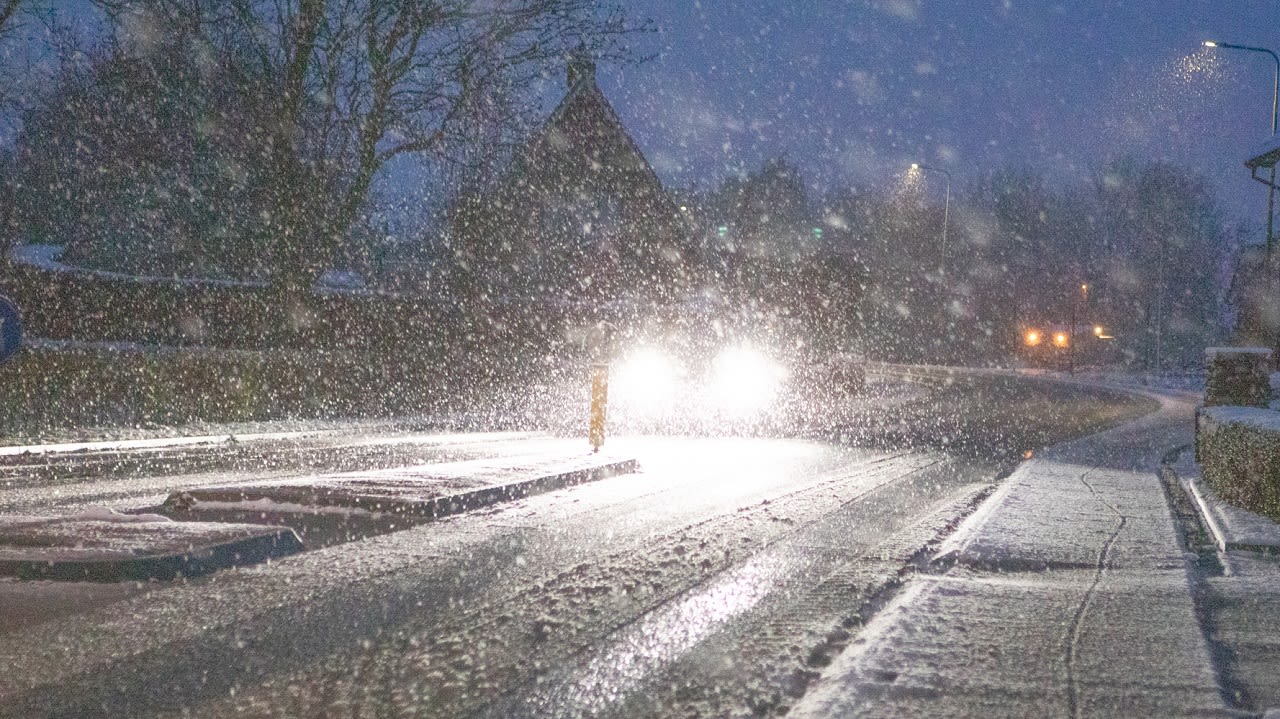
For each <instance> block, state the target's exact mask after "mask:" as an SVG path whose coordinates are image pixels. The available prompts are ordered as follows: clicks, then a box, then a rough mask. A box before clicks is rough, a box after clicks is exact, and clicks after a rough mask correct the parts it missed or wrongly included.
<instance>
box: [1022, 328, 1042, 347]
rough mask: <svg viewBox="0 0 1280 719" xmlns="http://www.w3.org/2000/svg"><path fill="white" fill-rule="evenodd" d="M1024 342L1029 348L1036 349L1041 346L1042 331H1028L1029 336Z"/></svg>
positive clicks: (1027, 335) (1024, 337) (1024, 338)
mask: <svg viewBox="0 0 1280 719" xmlns="http://www.w3.org/2000/svg"><path fill="white" fill-rule="evenodd" d="M1022 340H1023V341H1024V342H1026V343H1027V346H1028V347H1035V346H1037V345H1039V344H1040V331H1039V330H1027V334H1026V335H1025V336H1023V338H1022Z"/></svg>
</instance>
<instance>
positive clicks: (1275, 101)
mask: <svg viewBox="0 0 1280 719" xmlns="http://www.w3.org/2000/svg"><path fill="white" fill-rule="evenodd" d="M1204 46H1205V47H1220V48H1224V49H1227V50H1245V51H1247V52H1261V53H1266V54H1267V55H1270V56H1271V61H1272V63H1274V64H1275V75H1274V76H1273V81H1272V85H1271V135H1272V136H1273V137H1274V136H1275V134H1276V129H1277V123H1276V121H1277V120H1278V119H1280V113H1278V112H1277V111H1280V56H1277V55H1276V54H1275V53H1274V52H1272V51H1271V50H1268V49H1267V48H1265V47H1252V46H1250V45H1234V44H1232V43H1229V42H1217V41H1216V40H1205V41H1204ZM1275 205H1276V168H1275V165H1272V166H1271V182H1270V184H1269V186H1268V188H1267V264H1268V266H1269V265H1270V264H1271V254H1272V252H1273V251H1274V246H1275V234H1274V232H1273V228H1274V226H1275V225H1274V219H1273V218H1274V216H1275V215H1274V211H1275Z"/></svg>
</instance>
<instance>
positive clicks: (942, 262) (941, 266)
mask: <svg viewBox="0 0 1280 719" xmlns="http://www.w3.org/2000/svg"><path fill="white" fill-rule="evenodd" d="M911 169H913V170H924V171H925V172H941V173H942V174H943V175H945V176H946V178H947V192H946V199H945V200H944V202H943V204H942V252H941V253H940V254H939V257H938V274H939V275H944V274H946V273H947V224H948V222H947V219H948V217H949V216H950V214H951V173H950V172H948V171H947V170H946V169H944V168H941V167H930V166H928V165H921V164H920V163H918V162H913V163H912V164H911Z"/></svg>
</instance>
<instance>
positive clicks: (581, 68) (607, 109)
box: [507, 60, 677, 214]
mask: <svg viewBox="0 0 1280 719" xmlns="http://www.w3.org/2000/svg"><path fill="white" fill-rule="evenodd" d="M569 77H570V79H571V82H570V83H569V88H568V90H567V92H566V93H565V96H564V98H562V99H561V100H560V104H558V105H557V106H556V108H555V109H554V110H552V112H551V114H550V115H548V116H547V119H546V121H545V122H544V123H543V124H542V126H541V127H539V128H538V129H537V130H536V131H535V132H534V133H533V134H532V135H530V137H529V139H528V140H527V141H526V142H525V144H524V146H523V148H522V149H521V151H520V152H519V153H518V154H517V156H516V158H515V161H514V162H513V163H512V165H511V169H510V170H509V171H508V173H507V177H508V178H510V177H512V176H519V175H520V174H522V173H523V172H525V171H527V169H528V167H529V165H530V162H531V160H532V159H533V158H534V157H535V156H536V155H537V154H538V152H539V151H540V150H542V148H546V147H548V146H553V147H554V146H555V143H556V142H557V141H558V138H562V137H566V136H572V135H573V134H574V132H573V123H574V122H575V121H576V120H577V118H579V117H580V116H581V115H582V114H584V113H590V112H592V111H594V112H595V113H596V114H597V116H598V117H599V118H601V119H603V121H604V124H605V127H604V129H605V130H606V131H608V132H610V133H611V134H612V135H613V136H614V137H615V138H616V139H617V140H618V142H619V144H620V146H621V148H622V149H623V150H624V152H626V154H628V155H630V156H631V159H632V160H633V164H632V163H628V164H631V168H632V169H634V170H638V171H639V174H640V175H641V176H642V177H643V179H644V182H645V183H646V184H649V185H651V186H652V187H653V188H655V189H656V190H657V191H658V192H657V193H655V195H656V199H659V200H660V201H661V202H663V203H664V204H665V205H667V207H668V208H669V209H670V211H671V212H672V213H673V214H677V212H676V205H675V202H674V200H672V198H671V197H670V195H668V194H667V192H666V190H665V189H664V188H663V186H662V181H661V180H660V179H659V178H658V175H657V173H656V172H654V170H653V166H652V165H650V164H649V161H648V159H647V158H646V157H645V156H644V152H642V151H641V150H640V147H639V145H637V144H636V142H635V140H634V139H633V138H632V137H631V134H630V133H628V132H627V129H626V126H625V125H623V123H622V118H620V117H619V116H618V113H617V111H616V110H614V108H613V105H611V104H610V103H609V100H608V99H607V98H606V97H605V96H604V92H603V91H601V89H600V86H599V85H598V84H597V83H596V75H595V65H594V63H590V62H585V63H584V62H583V61H581V60H575V61H571V63H570V69H569ZM585 149H588V150H589V149H590V148H585Z"/></svg>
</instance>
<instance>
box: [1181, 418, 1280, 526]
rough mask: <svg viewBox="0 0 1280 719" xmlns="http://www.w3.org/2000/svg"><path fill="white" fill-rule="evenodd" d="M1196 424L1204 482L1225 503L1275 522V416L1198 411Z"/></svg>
mask: <svg viewBox="0 0 1280 719" xmlns="http://www.w3.org/2000/svg"><path fill="white" fill-rule="evenodd" d="M1196 422H1197V428H1196V430H1197V431H1196V455H1197V457H1198V458H1199V460H1200V465H1201V472H1202V476H1203V478H1204V481H1205V483H1206V484H1208V485H1209V487H1210V488H1212V489H1213V491H1214V493H1215V494H1217V496H1218V497H1219V498H1220V499H1222V500H1223V501H1225V502H1227V503H1228V504H1232V505H1235V506H1237V507H1240V508H1242V509H1247V510H1249V511H1251V512H1256V513H1258V514H1262V515H1266V516H1268V517H1270V518H1272V519H1275V520H1277V521H1280V412H1275V411H1272V410H1267V409H1257V408H1252V407H1232V406H1218V407H1203V408H1201V409H1200V411H1199V413H1198V414H1197V419H1196Z"/></svg>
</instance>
